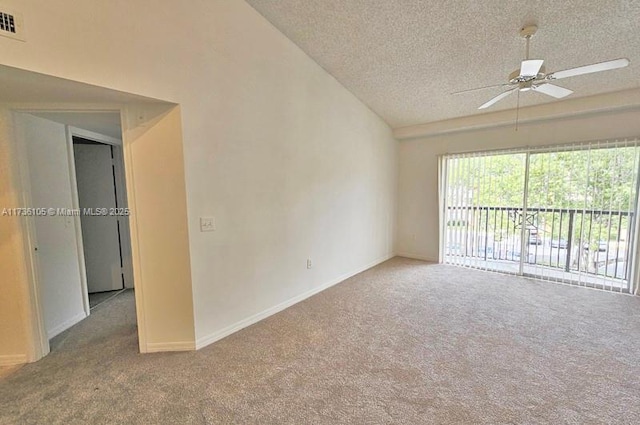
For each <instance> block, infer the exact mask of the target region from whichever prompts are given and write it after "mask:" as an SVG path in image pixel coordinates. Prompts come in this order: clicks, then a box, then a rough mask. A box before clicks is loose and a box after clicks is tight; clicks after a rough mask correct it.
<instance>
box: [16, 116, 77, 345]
mask: <svg viewBox="0 0 640 425" xmlns="http://www.w3.org/2000/svg"><path fill="white" fill-rule="evenodd" d="M15 123H16V133H17V134H18V137H17V140H18V143H20V144H22V146H23V148H24V152H25V153H26V156H25V159H27V163H26V164H24V165H26V166H27V167H26V168H27V169H28V175H29V185H28V188H26V187H25V189H27V190H28V192H29V198H30V199H31V206H33V207H36V208H65V209H71V208H73V201H72V186H71V175H70V171H69V170H70V163H69V150H68V142H67V136H66V128H65V126H64V125H62V124H58V123H55V122H53V121H48V120H45V119H43V118H37V117H34V116H32V115H29V114H16V119H15ZM32 223H33V228H34V231H35V232H34V233H35V234H34V236H35V240H34V243H35V246H37V248H38V250H37V251H36V253H35V255H34V257H35V258H36V265H37V270H38V282H39V288H40V295H41V300H42V308H43V310H44V322H45V326H46V331H47V336H48V337H49V338H52V337H54V336H56V335H57V334H59V333H60V332H62V331H64V330H66V329H67V328H69V327H70V326H72V325H74V324H75V323H77V322H78V321H79V320H82V319H83V318H85V317H86V313H85V311H84V302H83V293H84V289H83V287H82V281H81V270H80V263H79V252H78V241H77V238H76V227H75V219H74V217H65V216H52V215H46V216H37V217H33V218H32Z"/></svg>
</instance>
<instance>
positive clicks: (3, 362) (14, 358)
mask: <svg viewBox="0 0 640 425" xmlns="http://www.w3.org/2000/svg"><path fill="white" fill-rule="evenodd" d="M26 362H27V355H26V354H7V355H2V356H0V366H15V365H19V364H25V363H26Z"/></svg>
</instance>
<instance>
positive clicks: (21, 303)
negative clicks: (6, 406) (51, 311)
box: [0, 106, 35, 366]
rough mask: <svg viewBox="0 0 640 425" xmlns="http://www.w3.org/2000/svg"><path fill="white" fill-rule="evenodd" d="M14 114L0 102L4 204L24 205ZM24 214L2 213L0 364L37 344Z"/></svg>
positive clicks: (20, 358)
mask: <svg viewBox="0 0 640 425" xmlns="http://www.w3.org/2000/svg"><path fill="white" fill-rule="evenodd" d="M13 137H14V132H13V116H12V114H11V113H10V112H9V110H8V109H6V108H4V107H3V106H0V142H1V143H0V208H17V207H19V206H21V204H22V202H21V198H22V194H21V193H20V191H19V190H17V188H18V187H19V180H20V176H19V174H18V170H17V169H16V168H15V162H14V161H15V157H16V152H15V150H14V147H15V144H13V143H10V142H9V141H11V140H13ZM20 220H21V218H20V217H16V216H0V258H2V261H0V277H1V279H2V284H1V287H2V290H1V293H0V366H3V365H11V364H19V363H25V362H26V361H28V360H32V358H31V357H30V354H31V352H32V351H33V350H34V348H33V343H32V339H33V328H34V326H35V324H34V323H33V322H32V321H31V320H30V316H29V313H28V311H29V307H30V303H29V299H28V290H27V285H26V282H27V279H28V269H27V267H26V259H25V250H26V247H25V244H24V239H23V234H22V226H21V223H20Z"/></svg>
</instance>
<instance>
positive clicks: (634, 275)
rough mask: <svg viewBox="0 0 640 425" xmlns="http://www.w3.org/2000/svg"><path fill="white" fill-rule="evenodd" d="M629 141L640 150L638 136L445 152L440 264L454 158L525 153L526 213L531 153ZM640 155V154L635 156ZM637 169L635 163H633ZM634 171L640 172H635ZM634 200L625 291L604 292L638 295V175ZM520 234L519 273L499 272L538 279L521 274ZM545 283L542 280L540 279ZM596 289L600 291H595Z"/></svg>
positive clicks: (442, 157)
mask: <svg viewBox="0 0 640 425" xmlns="http://www.w3.org/2000/svg"><path fill="white" fill-rule="evenodd" d="M628 141H635V143H636V144H637V146H638V148H639V149H640V136H638V137H629V138H623V139H621V140H615V141H608V140H607V141H602V140H588V141H581V142H573V143H562V144H550V145H541V146H523V147H515V148H506V149H489V150H471V151H460V152H455V151H453V152H447V153H443V154H440V155H438V182H439V185H440V186H439V191H440V192H439V197H438V216H439V235H440V239H439V243H438V255H439V262H440V263H444V258H445V252H446V244H447V232H446V230H445V227H446V216H447V209H448V205H447V195H446V193H447V187H448V184H449V182H448V180H447V176H448V172H447V167H448V161H449V160H450V159H451V158H452V157H455V156H458V157H460V156H461V157H464V156H465V155H469V156H485V155H492V154H505V153H518V154H525V155H526V157H525V169H524V171H523V172H524V173H525V178H524V187H523V211H524V213H525V214H526V210H527V198H528V197H527V195H526V194H527V192H528V183H529V177H528V176H529V161H530V156H531V155H532V154H538V153H548V152H558V151H572V150H581V149H590V146H591V145H593V144H598V145H599V146H604V147H619V146H620V145H622V146H624V145H625V144H626V142H628ZM637 155H640V154H637ZM636 164H637V165H638V166H640V164H638V162H636ZM636 172H640V171H638V170H636ZM635 190H636V192H635V197H634V199H633V208H634V212H635V214H634V217H633V220H632V221H631V220H630V225H631V226H632V229H631V232H630V234H631V235H633V243H632V246H631V247H630V251H629V253H628V254H627V261H628V262H629V268H628V270H627V288H626V290H625V291H620V292H619V291H610V290H607V292H615V293H620V294H626V295H640V241H639V240H638V239H639V238H640V176H638V177H637V178H636V188H635ZM520 232H521V236H520V238H521V247H520V252H521V257H520V260H519V271H518V272H517V273H509V272H500V273H504V274H512V275H517V276H524V277H531V278H540V277H538V276H532V275H529V274H526V273H524V272H523V266H524V256H523V255H522V254H523V253H524V252H525V250H524V246H525V245H526V242H525V226H522V229H521V230H520ZM543 280H544V279H543ZM555 282H560V283H568V284H570V285H571V286H580V287H585V288H592V289H593V288H595V286H594V287H592V286H590V285H576V284H575V283H572V282H571V283H569V282H562V281H555ZM595 289H598V290H599V288H595Z"/></svg>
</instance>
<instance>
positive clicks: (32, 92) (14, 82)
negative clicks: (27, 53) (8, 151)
mask: <svg viewBox="0 0 640 425" xmlns="http://www.w3.org/2000/svg"><path fill="white" fill-rule="evenodd" d="M0 102H6V103H22V104H25V103H114V104H119V103H156V102H159V101H158V100H156V99H150V98H148V97H144V96H139V95H135V94H131V93H125V92H121V91H117V90H112V89H107V88H104V87H98V86H94V85H91V84H86V83H80V82H77V81H71V80H67V79H64V78H58V77H53V76H51V75H45V74H40V73H37V72H32V71H26V70H24V69H18V68H13V67H10V66H5V65H0Z"/></svg>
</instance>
